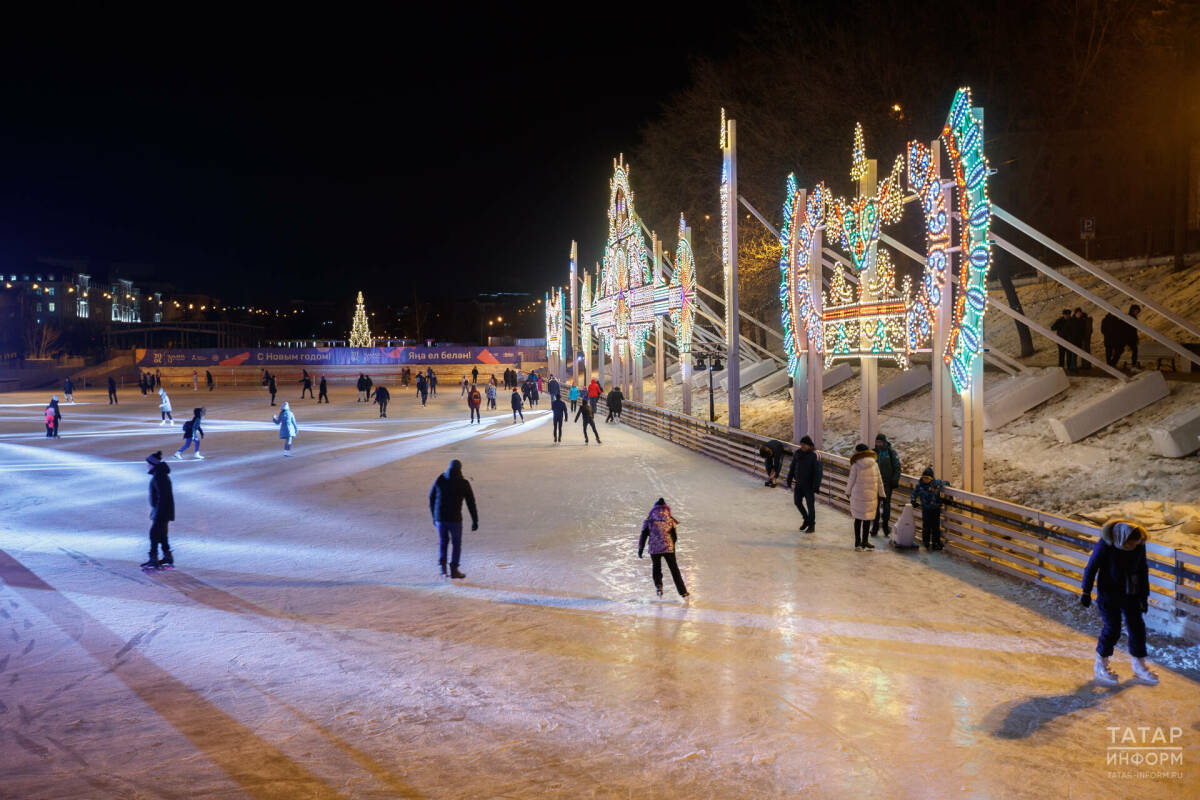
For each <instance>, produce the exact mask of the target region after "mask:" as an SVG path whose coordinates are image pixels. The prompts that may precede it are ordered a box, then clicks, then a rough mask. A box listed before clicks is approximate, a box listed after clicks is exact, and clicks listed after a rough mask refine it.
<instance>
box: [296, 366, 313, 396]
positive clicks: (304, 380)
mask: <svg viewBox="0 0 1200 800" xmlns="http://www.w3.org/2000/svg"><path fill="white" fill-rule="evenodd" d="M297 383H301V384H303V386H302V387H301V388H300V399H301V400H303V399H304V393H305V392H308V397H309V399H312V396H313V391H312V378H310V377H308V372H307V371H305V373H304V376H303V377H301V378H300V380H299V381H297Z"/></svg>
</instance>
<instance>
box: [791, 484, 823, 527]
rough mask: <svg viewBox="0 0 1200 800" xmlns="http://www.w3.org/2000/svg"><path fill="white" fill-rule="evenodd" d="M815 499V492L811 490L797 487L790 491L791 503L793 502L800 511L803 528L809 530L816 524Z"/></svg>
mask: <svg viewBox="0 0 1200 800" xmlns="http://www.w3.org/2000/svg"><path fill="white" fill-rule="evenodd" d="M815 499H816V498H815V492H813V490H812V489H801V488H800V487H799V486H797V487H796V488H795V489H793V490H792V501H793V502H795V504H796V508H797V509H799V511H800V516H801V518H803V520H804V527H805V528H811V527H813V526H815V525H816V524H817V507H816V505H815V503H814V501H815Z"/></svg>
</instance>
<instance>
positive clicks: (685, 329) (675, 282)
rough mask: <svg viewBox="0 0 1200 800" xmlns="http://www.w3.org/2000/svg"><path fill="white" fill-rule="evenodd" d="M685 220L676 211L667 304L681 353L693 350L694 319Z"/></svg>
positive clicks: (692, 259) (692, 275) (693, 264)
mask: <svg viewBox="0 0 1200 800" xmlns="http://www.w3.org/2000/svg"><path fill="white" fill-rule="evenodd" d="M686 231H687V222H686V221H685V220H684V218H683V215H682V214H680V215H679V241H678V243H677V244H676V245H675V274H674V276H672V278H671V287H670V293H669V296H668V301H667V303H668V307H669V308H670V309H671V325H672V326H673V327H674V328H675V345H676V347H677V348H678V349H679V354H680V355H681V356H682V355H684V354H686V353H690V352H691V351H692V328H693V327H694V326H695V322H696V258H695V256H694V255H693V254H692V246H691V245H690V244H689V243H688V240H687V236H686V235H685V234H686Z"/></svg>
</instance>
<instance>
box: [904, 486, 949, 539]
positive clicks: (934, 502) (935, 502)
mask: <svg viewBox="0 0 1200 800" xmlns="http://www.w3.org/2000/svg"><path fill="white" fill-rule="evenodd" d="M949 485H950V484H948V483H946V481H941V480H938V479H937V478H935V477H934V475H933V467H926V468H925V471H924V472H922V473H921V480H919V481H917V485H916V486H915V487H914V488H913V490H912V498H911V501H912V507H913V508H919V509H921V543H922V544H924V545H925V549H926V550H941V549H942V487H943V486H949Z"/></svg>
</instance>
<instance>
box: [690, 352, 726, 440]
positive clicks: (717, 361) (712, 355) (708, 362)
mask: <svg viewBox="0 0 1200 800" xmlns="http://www.w3.org/2000/svg"><path fill="white" fill-rule="evenodd" d="M693 355H695V356H696V362H695V367H696V369H707V370H708V421H709V422H716V421H717V409H716V404H715V403H714V401H713V392H714V390H713V372H714V371H716V372H720V371H721V370H722V369H724V365H723V364H722V363H721V351H720V350H718V349H717V348H715V347H714V348H710V349H707V350H701V351H699V352H697V351H695V350H694V349H693Z"/></svg>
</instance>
